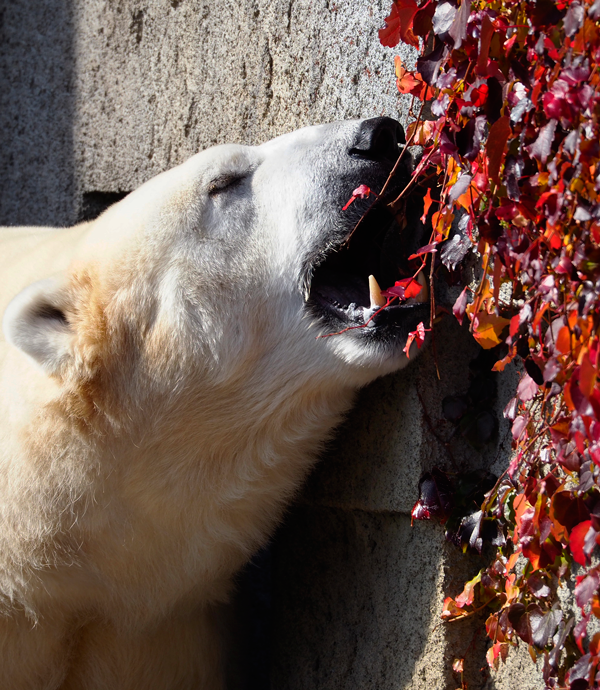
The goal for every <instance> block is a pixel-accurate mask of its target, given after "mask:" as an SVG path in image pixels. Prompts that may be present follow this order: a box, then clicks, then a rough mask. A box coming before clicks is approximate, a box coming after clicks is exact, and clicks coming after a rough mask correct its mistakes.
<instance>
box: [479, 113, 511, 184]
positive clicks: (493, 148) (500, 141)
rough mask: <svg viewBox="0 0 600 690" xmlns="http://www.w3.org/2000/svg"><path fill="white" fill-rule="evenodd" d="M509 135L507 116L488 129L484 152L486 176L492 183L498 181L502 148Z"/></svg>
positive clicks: (502, 153)
mask: <svg viewBox="0 0 600 690" xmlns="http://www.w3.org/2000/svg"><path fill="white" fill-rule="evenodd" d="M510 134H511V128H510V120H509V119H508V116H507V115H504V116H503V117H501V118H500V119H498V120H496V122H494V124H493V125H492V126H491V127H490V134H489V136H488V140H487V144H486V147H485V152H486V153H487V156H488V159H489V164H488V175H489V176H490V177H491V179H492V180H493V181H494V182H498V181H499V173H500V165H501V163H502V156H503V155H504V147H505V146H506V142H507V141H508V137H509V136H510Z"/></svg>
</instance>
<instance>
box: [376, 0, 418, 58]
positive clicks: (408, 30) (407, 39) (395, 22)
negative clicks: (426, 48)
mask: <svg viewBox="0 0 600 690" xmlns="http://www.w3.org/2000/svg"><path fill="white" fill-rule="evenodd" d="M418 11H419V6H418V5H417V3H416V2H415V0H394V4H393V5H392V9H391V11H390V14H389V17H386V19H385V28H384V29H379V41H380V42H381V44H382V45H384V46H387V47H388V48H393V47H394V46H396V45H398V43H399V41H402V42H403V43H408V44H409V45H411V46H414V47H415V48H418V47H419V39H418V37H417V36H415V34H414V33H413V30H412V23H413V19H414V18H415V14H416V13H417V12H418Z"/></svg>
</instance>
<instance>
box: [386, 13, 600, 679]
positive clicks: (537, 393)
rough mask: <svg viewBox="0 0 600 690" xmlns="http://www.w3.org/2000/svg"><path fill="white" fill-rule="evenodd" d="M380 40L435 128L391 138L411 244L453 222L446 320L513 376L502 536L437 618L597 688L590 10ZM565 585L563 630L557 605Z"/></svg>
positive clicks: (599, 23)
mask: <svg viewBox="0 0 600 690" xmlns="http://www.w3.org/2000/svg"><path fill="white" fill-rule="evenodd" d="M379 35H380V40H381V42H382V43H383V44H384V45H387V46H392V47H393V46H395V45H396V44H397V43H398V42H399V41H403V42H404V43H408V44H410V45H412V46H414V47H415V48H417V49H418V51H419V58H418V60H417V63H416V69H415V70H409V69H407V68H406V66H404V65H403V64H402V62H401V60H400V58H399V57H397V58H396V76H397V85H398V89H399V91H400V92H401V93H408V94H411V95H413V97H415V98H416V99H421V100H427V101H429V103H430V111H431V113H432V116H433V118H434V119H431V120H423V119H421V117H418V118H417V119H416V120H415V121H414V122H413V123H412V124H411V125H410V127H409V128H408V131H407V134H408V137H409V143H412V144H419V145H421V146H422V147H423V156H422V158H421V161H420V163H419V165H418V166H417V169H416V170H415V176H416V178H417V179H422V178H430V177H431V176H433V177H434V178H435V180H436V181H437V182H436V184H437V188H438V193H437V194H434V195H433V196H434V199H432V198H431V195H430V194H428V195H427V197H426V199H425V217H427V218H428V219H429V220H430V221H431V223H432V228H433V232H432V236H431V238H430V240H429V245H428V247H431V248H432V249H431V250H430V251H432V252H433V248H435V247H436V246H438V245H440V246H441V247H442V256H443V252H444V249H443V248H444V247H445V246H448V245H449V244H451V243H452V242H454V239H452V233H453V227H456V225H457V224H458V225H459V226H460V227H461V228H462V229H463V230H464V234H465V236H466V237H468V238H469V240H470V242H471V243H472V245H473V247H476V249H477V251H478V252H479V254H480V256H481V258H482V265H481V271H482V274H481V279H480V280H479V283H478V285H477V287H476V289H475V290H469V288H465V289H464V290H463V291H462V293H461V295H460V297H459V298H458V300H457V301H456V304H455V305H454V308H453V312H454V315H455V316H456V317H457V318H458V319H459V321H461V322H462V321H463V319H465V320H466V319H468V322H469V326H470V329H471V332H472V334H473V336H474V337H475V338H476V340H477V341H478V342H479V344H480V345H481V346H482V347H483V348H485V349H492V348H494V347H496V346H498V345H501V344H502V345H503V346H504V348H503V353H502V357H501V358H500V359H499V360H498V361H497V362H496V364H495V365H494V369H495V370H496V371H502V370H503V369H504V367H506V365H507V364H508V363H510V362H512V361H513V360H515V359H520V361H522V362H523V364H524V367H523V369H524V371H523V374H522V376H521V379H520V382H519V385H518V388H517V390H516V391H515V395H514V398H513V399H512V400H511V401H510V403H509V404H508V406H507V407H506V409H505V411H504V415H505V417H506V418H508V419H509V420H510V422H511V424H512V437H513V449H514V456H513V459H512V461H511V463H510V466H509V468H508V470H507V472H505V474H504V475H503V476H502V477H501V478H500V479H499V480H498V481H497V482H496V484H495V486H494V487H493V488H492V489H491V490H490V491H488V493H487V494H486V496H485V499H484V501H483V503H482V505H481V515H480V516H478V518H477V519H479V520H480V521H482V520H486V521H489V520H492V519H493V520H494V521H495V522H496V524H497V525H498V529H499V530H500V531H501V532H502V534H503V536H504V539H503V540H502V539H498V540H497V551H496V557H495V559H494V560H493V563H492V564H491V565H490V566H489V567H488V568H486V569H484V570H482V571H481V572H480V573H479V574H478V575H477V576H476V577H475V578H474V579H473V580H471V581H470V582H468V583H466V585H465V588H464V591H463V592H462V593H461V594H460V595H459V596H458V597H455V598H448V599H446V601H445V604H444V612H443V617H444V618H445V619H447V620H455V619H460V618H462V617H465V616H468V615H470V614H471V613H473V612H475V611H479V610H482V609H483V608H486V609H487V610H488V612H489V617H488V620H487V624H486V629H487V634H488V635H489V637H490V639H491V646H490V648H489V651H488V662H489V664H490V666H493V667H496V666H497V665H498V662H499V660H500V659H505V657H506V654H507V651H508V649H509V647H510V646H511V645H514V644H516V643H517V641H518V640H522V641H523V642H525V643H526V644H527V645H528V646H529V650H530V653H531V655H532V657H533V658H534V659H537V658H540V657H541V658H542V659H543V669H544V671H543V672H544V679H545V682H546V685H547V687H549V688H571V689H572V690H583V689H584V688H599V687H600V633H596V634H593V633H592V632H589V630H590V631H591V629H592V628H593V626H592V625H590V622H591V621H592V619H593V618H600V589H599V587H600V565H599V559H598V545H599V544H600V384H599V381H598V377H599V366H600V362H599V359H600V358H599V356H598V354H599V350H600V342H599V333H600V330H599V329H600V315H599V306H600V129H599V128H600V0H595V1H594V2H592V1H591V0H559V1H555V0H537V1H536V2H529V1H526V0H496V1H493V2H483V1H482V0H473V1H471V2H469V0H462V1H461V2H460V4H458V2H456V1H455V0H421V1H420V2H417V0H394V2H393V5H392V8H391V12H390V15H389V17H388V18H387V19H386V27H385V28H383V29H381V31H380V32H379ZM435 197H437V199H438V200H435ZM444 243H445V244H444ZM454 402H455V403H456V404H459V403H457V402H456V401H454ZM459 406H460V405H459ZM441 483H443V482H441ZM436 491H437V489H436ZM440 500H442V499H440ZM442 502H443V501H442ZM474 514H475V513H474ZM573 574H575V575H576V586H575V600H576V601H575V604H576V606H577V608H579V610H580V613H581V615H580V616H578V620H577V622H576V617H575V616H572V615H570V614H569V613H568V612H563V611H562V610H561V608H560V606H559V603H558V600H557V596H556V593H557V589H558V588H559V587H560V586H561V584H563V583H565V582H566V580H567V578H569V577H572V576H573ZM596 629H597V626H596Z"/></svg>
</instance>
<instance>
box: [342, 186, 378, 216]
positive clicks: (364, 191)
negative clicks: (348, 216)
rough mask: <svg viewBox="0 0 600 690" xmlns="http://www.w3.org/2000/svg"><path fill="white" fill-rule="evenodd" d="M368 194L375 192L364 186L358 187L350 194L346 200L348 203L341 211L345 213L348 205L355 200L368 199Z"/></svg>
mask: <svg viewBox="0 0 600 690" xmlns="http://www.w3.org/2000/svg"><path fill="white" fill-rule="evenodd" d="M370 194H375V192H373V191H371V189H370V188H369V187H367V185H366V184H361V185H359V186H358V187H357V188H356V189H355V190H354V191H353V192H352V196H351V197H350V199H349V200H348V203H347V204H346V205H345V206H344V207H343V208H342V211H345V210H346V209H347V208H348V206H350V204H351V203H352V202H353V201H355V200H356V199H359V198H360V199H368V198H369V195H370Z"/></svg>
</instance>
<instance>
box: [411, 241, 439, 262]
mask: <svg viewBox="0 0 600 690" xmlns="http://www.w3.org/2000/svg"><path fill="white" fill-rule="evenodd" d="M438 244H439V242H432V243H431V244H426V245H425V246H424V247H421V249H419V250H418V251H416V252H415V253H414V254H411V255H410V256H409V257H408V260H409V261H410V260H411V259H416V258H418V257H419V256H423V255H424V254H435V252H437V249H436V247H437V245H438Z"/></svg>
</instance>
